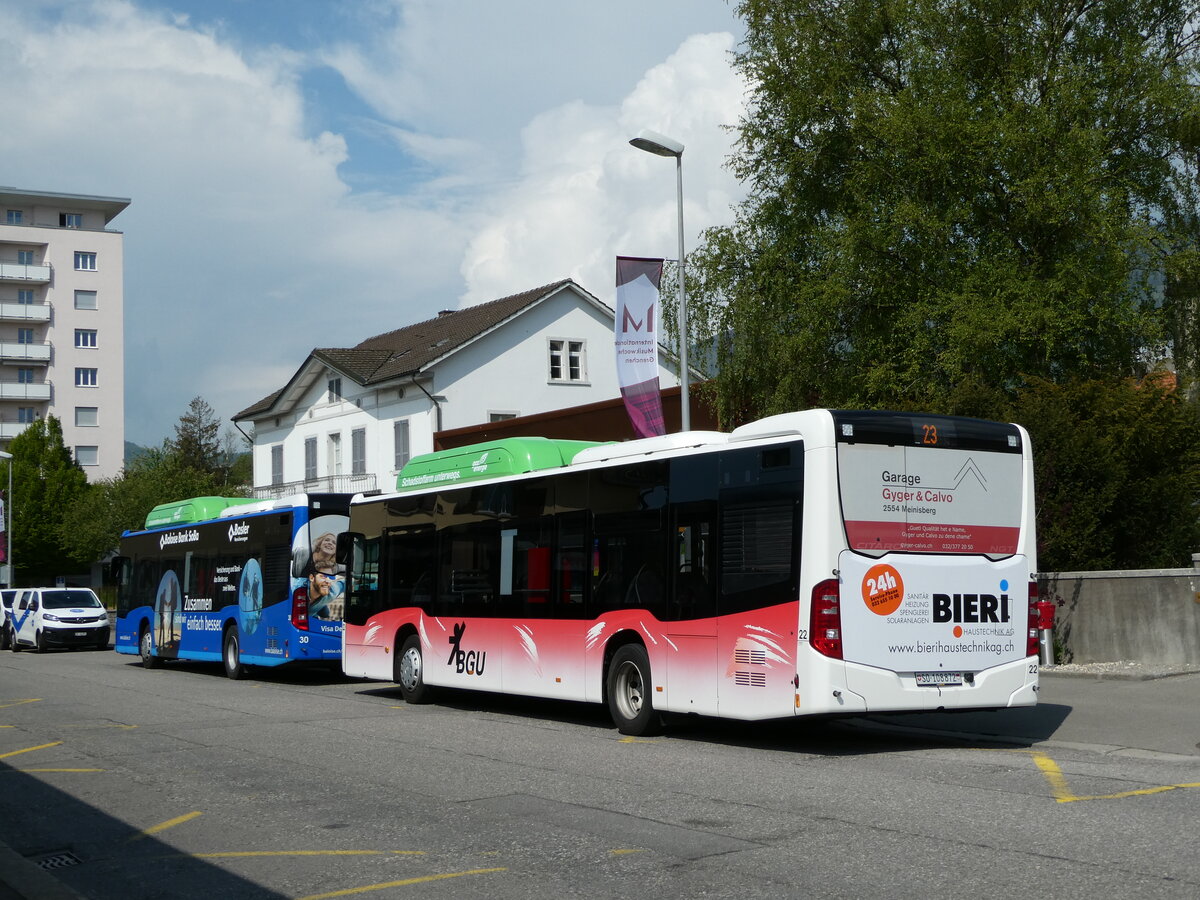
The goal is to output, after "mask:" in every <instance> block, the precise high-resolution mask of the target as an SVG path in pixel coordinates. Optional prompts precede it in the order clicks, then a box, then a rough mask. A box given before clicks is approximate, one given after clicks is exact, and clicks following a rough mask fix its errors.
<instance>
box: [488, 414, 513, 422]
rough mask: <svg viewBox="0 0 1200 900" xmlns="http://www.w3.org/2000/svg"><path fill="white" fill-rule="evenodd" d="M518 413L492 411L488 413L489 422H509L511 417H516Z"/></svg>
mask: <svg viewBox="0 0 1200 900" xmlns="http://www.w3.org/2000/svg"><path fill="white" fill-rule="evenodd" d="M516 417H517V414H516V413H511V412H490V413H488V421H489V422H507V421H508V420H509V419H515V418H516Z"/></svg>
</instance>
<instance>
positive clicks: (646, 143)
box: [629, 131, 692, 431]
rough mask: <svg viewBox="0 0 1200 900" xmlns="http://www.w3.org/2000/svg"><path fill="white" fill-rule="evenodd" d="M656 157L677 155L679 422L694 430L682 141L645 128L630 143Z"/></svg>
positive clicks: (685, 429)
mask: <svg viewBox="0 0 1200 900" xmlns="http://www.w3.org/2000/svg"><path fill="white" fill-rule="evenodd" d="M629 143H630V144H632V145H633V146H634V147H637V148H638V149H639V150H645V151H646V152H647V153H653V154H654V155H655V156H673V157H675V183H676V185H677V186H678V194H679V411H680V416H679V424H680V426H681V430H683V431H691V430H692V407H691V403H690V402H689V400H688V352H687V343H688V338H687V296H686V295H685V294H684V289H683V144H681V143H679V141H676V140H673V139H671V138H669V137H667V136H666V135H662V134H659V133H658V132H657V131H642V132H641V133H640V134H639V135H638V136H637V137H635V138H634V139H633V140H631V141H630V142H629Z"/></svg>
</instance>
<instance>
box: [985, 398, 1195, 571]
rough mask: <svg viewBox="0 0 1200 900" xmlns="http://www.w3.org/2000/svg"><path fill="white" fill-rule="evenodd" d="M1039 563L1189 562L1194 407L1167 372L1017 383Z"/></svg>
mask: <svg viewBox="0 0 1200 900" xmlns="http://www.w3.org/2000/svg"><path fill="white" fill-rule="evenodd" d="M1009 413H1010V414H1009V416H1007V417H1008V418H1011V419H1013V420H1014V421H1017V422H1020V423H1022V424H1023V425H1024V426H1025V427H1026V428H1028V429H1029V433H1030V438H1031V440H1032V443H1033V458H1034V474H1035V482H1036V485H1035V488H1036V492H1037V506H1038V547H1039V557H1038V565H1039V567H1040V568H1042V569H1043V570H1044V571H1058V572H1062V571H1078V570H1086V569H1134V568H1143V567H1149V568H1170V567H1176V566H1190V565H1191V553H1192V551H1193V550H1196V549H1197V548H1198V547H1200V518H1198V517H1197V514H1196V497H1197V493H1198V492H1200V408H1198V407H1197V405H1196V404H1195V403H1194V402H1192V401H1190V400H1188V399H1187V398H1186V396H1185V394H1184V392H1182V391H1179V390H1176V389H1175V386H1174V378H1173V377H1171V376H1169V375H1160V376H1158V377H1151V378H1148V379H1145V380H1144V381H1141V382H1137V381H1135V380H1133V379H1128V378H1107V379H1091V380H1087V381H1072V382H1069V383H1066V384H1053V383H1051V382H1049V381H1044V380H1039V381H1036V382H1034V383H1032V384H1030V385H1029V386H1028V387H1027V388H1026V389H1025V390H1023V391H1022V392H1021V394H1020V396H1019V397H1018V399H1017V400H1016V402H1015V403H1014V404H1013V406H1012V408H1011V410H1010V411H1009Z"/></svg>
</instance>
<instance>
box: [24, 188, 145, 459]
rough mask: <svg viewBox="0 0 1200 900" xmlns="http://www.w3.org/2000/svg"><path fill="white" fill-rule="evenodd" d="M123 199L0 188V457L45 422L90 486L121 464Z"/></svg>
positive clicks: (123, 347) (122, 408)
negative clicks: (55, 422) (54, 423)
mask: <svg viewBox="0 0 1200 900" xmlns="http://www.w3.org/2000/svg"><path fill="white" fill-rule="evenodd" d="M129 202H130V201H129V200H127V199H125V198H122V197H93V196H89V195H86V194H59V193H52V192H48V191H30V190H23V189H19V188H12V187H3V186H0V447H4V448H7V447H8V444H9V442H10V441H11V440H12V439H13V438H14V437H16V436H17V435H18V434H20V433H21V431H23V430H24V429H25V428H26V427H27V426H28V425H29V424H30V423H31V422H35V421H37V420H39V419H41V418H43V417H45V416H47V415H54V416H56V417H57V418H58V419H59V421H61V422H62V428H63V440H64V442H65V443H66V445H67V447H68V448H69V449H70V450H71V451H72V453H73V454H74V456H75V459H76V460H77V461H78V462H79V464H80V465H81V466H82V467H83V470H84V472H86V473H87V476H88V480H89V481H95V480H97V479H99V478H109V477H112V476H115V475H117V474H119V473H120V471H121V468H122V466H123V465H124V457H125V337H124V276H123V272H124V262H123V252H124V235H122V234H121V232H119V231H114V230H112V229H110V228H109V227H108V225H109V223H110V222H112V220H113V219H114V218H116V217H117V215H118V214H120V213H121V211H122V210H124V209H125V207H127V206H128V205H129Z"/></svg>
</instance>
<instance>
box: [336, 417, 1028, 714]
mask: <svg viewBox="0 0 1200 900" xmlns="http://www.w3.org/2000/svg"><path fill="white" fill-rule="evenodd" d="M340 552H341V555H342V558H343V559H344V560H346V561H349V562H351V567H350V568H351V571H350V573H349V578H348V580H349V585H348V587H347V602H346V607H345V631H344V637H343V641H344V644H343V653H342V665H343V669H344V670H345V672H346V674H348V675H352V676H363V677H367V678H374V679H379V680H393V681H395V682H396V683H397V684H398V685H399V686H400V690H401V692H402V694H403V696H404V697H405V699H406V700H408V701H409V702H413V703H420V702H424V701H426V700H428V699H429V697H430V693H431V689H436V688H438V687H453V688H468V689H474V690H485V691H499V692H504V693H512V694H524V695H529V696H537V697H553V698H560V699H569V700H578V701H593V702H597V703H606V704H607V705H608V707H609V710H610V712H611V714H612V717H613V720H614V721H615V723H616V725H617V727H618V728H619V729H620V731H621V732H623V733H626V734H647V733H652V732H654V731H656V730H658V729H659V728H660V727H661V726H662V715H663V714H664V713H696V714H701V715H705V716H722V717H729V718H735V719H745V720H756V719H770V718H780V717H786V716H799V715H829V714H840V715H852V714H860V713H868V712H885V711H902V710H938V709H996V708H1002V707H1010V706H1031V705H1033V704H1035V703H1036V701H1037V689H1038V646H1037V618H1036V609H1035V606H1034V603H1035V600H1036V580H1035V577H1034V574H1033V573H1034V572H1036V570H1037V565H1036V559H1035V537H1034V500H1033V463H1032V459H1031V456H1030V448H1029V437H1028V435H1027V434H1026V432H1025V431H1024V429H1022V428H1021V427H1020V426H1018V425H1011V424H1003V423H998V422H986V421H981V420H976V419H966V418H956V417H948V416H922V415H910V414H902V413H891V412H850V411H838V410H824V409H815V410H807V411H804V412H796V413H788V414H785V415H779V416H773V417H771V418H767V419H763V420H761V421H758V422H754V423H751V424H748V425H744V426H742V427H740V428H738V429H736V430H735V431H733V432H731V433H729V434H725V433H718V432H684V433H679V434H671V435H667V436H664V437H660V438H649V439H645V440H637V441H629V442H625V443H610V444H586V443H581V442H567V441H553V440H548V439H545V438H528V439H508V440H502V441H495V442H492V443H486V444H477V445H474V446H471V447H464V448H460V449H455V450H447V451H441V452H438V453H432V454H427V455H425V456H419V457H416V458H414V459H413V460H412V461H411V462H410V463H409V464H408V465H407V466H406V467H405V468H404V470H403V471H402V472H401V473H400V476H399V478H398V487H397V490H396V491H395V492H393V493H389V494H384V495H376V496H358V497H356V498H355V499H354V501H353V502H352V503H351V509H350V527H349V531H348V533H347V534H346V535H345V538H344V540H343V542H342V544H341V546H340Z"/></svg>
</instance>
